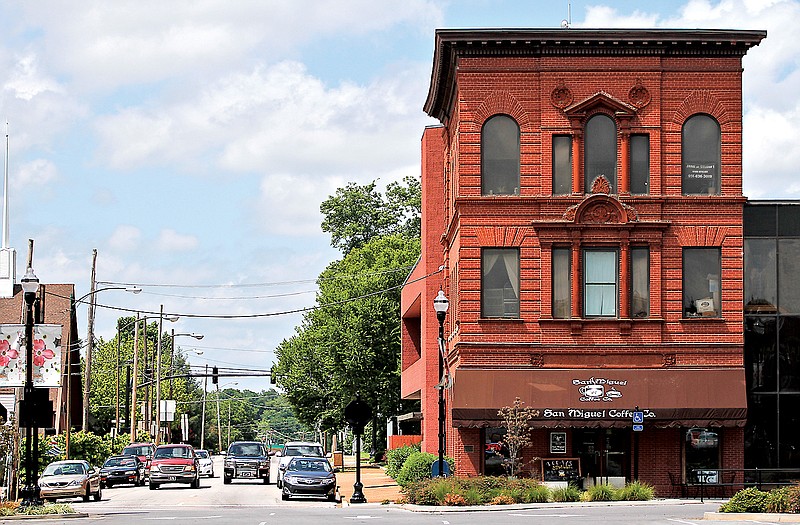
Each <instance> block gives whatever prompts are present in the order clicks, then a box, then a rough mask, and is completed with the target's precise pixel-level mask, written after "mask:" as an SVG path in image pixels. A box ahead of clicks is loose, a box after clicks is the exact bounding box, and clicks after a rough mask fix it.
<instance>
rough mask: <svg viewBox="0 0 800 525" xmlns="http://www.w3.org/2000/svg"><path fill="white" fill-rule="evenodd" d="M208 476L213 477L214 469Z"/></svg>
mask: <svg viewBox="0 0 800 525" xmlns="http://www.w3.org/2000/svg"><path fill="white" fill-rule="evenodd" d="M208 477H209V478H213V477H214V471H213V470H212V471H211V474H209V475H208Z"/></svg>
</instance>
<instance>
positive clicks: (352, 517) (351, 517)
mask: <svg viewBox="0 0 800 525" xmlns="http://www.w3.org/2000/svg"><path fill="white" fill-rule="evenodd" d="M345 518H347V519H349V520H377V519H380V516H345Z"/></svg>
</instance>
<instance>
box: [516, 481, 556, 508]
mask: <svg viewBox="0 0 800 525" xmlns="http://www.w3.org/2000/svg"><path fill="white" fill-rule="evenodd" d="M548 501H550V489H549V488H547V486H545V485H542V484H541V483H536V484H535V485H531V486H529V487H526V488H524V489H523V491H522V501H520V503H547V502H548Z"/></svg>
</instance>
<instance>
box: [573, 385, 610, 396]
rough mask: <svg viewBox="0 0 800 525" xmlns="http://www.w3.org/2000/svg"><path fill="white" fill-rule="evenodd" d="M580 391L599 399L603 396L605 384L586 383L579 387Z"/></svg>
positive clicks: (582, 393)
mask: <svg viewBox="0 0 800 525" xmlns="http://www.w3.org/2000/svg"><path fill="white" fill-rule="evenodd" d="M578 392H580V393H581V395H584V396H586V397H589V398H595V399H599V398H601V397H603V394H604V393H605V387H603V385H584V386H582V387H580V388H579V389H578Z"/></svg>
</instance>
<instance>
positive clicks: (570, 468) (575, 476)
mask: <svg viewBox="0 0 800 525" xmlns="http://www.w3.org/2000/svg"><path fill="white" fill-rule="evenodd" d="M580 477H581V460H580V459H579V458H558V459H555V458H553V459H542V480H544V481H568V482H569V481H578V480H579V479H580Z"/></svg>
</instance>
